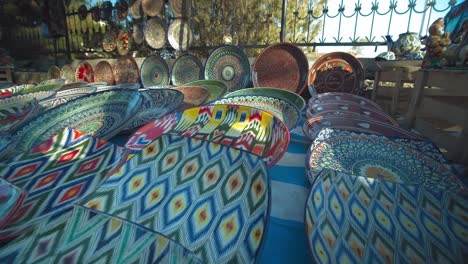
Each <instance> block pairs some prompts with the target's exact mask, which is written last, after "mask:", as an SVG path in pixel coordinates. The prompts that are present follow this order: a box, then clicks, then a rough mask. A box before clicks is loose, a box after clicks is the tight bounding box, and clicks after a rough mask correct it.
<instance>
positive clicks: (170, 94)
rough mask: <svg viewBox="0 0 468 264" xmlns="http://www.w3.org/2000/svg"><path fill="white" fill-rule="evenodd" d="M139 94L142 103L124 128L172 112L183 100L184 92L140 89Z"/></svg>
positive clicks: (137, 125) (138, 124) (136, 125)
mask: <svg viewBox="0 0 468 264" xmlns="http://www.w3.org/2000/svg"><path fill="white" fill-rule="evenodd" d="M140 94H141V95H142V97H143V104H142V106H141V108H140V111H139V112H138V114H137V116H136V117H135V119H133V120H132V121H131V122H130V124H129V125H128V126H127V129H126V130H133V129H135V128H138V127H140V126H143V125H145V124H146V123H149V122H151V121H153V120H155V119H158V118H160V117H162V116H164V115H166V114H168V113H171V112H174V111H175V110H176V109H177V108H178V107H179V106H180V105H181V104H182V103H183V101H184V94H183V93H182V92H179V91H176V90H172V89H148V90H140Z"/></svg>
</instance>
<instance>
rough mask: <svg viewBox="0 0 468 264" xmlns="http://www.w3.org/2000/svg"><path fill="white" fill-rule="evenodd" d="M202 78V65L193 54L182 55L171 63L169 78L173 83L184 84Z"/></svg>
mask: <svg viewBox="0 0 468 264" xmlns="http://www.w3.org/2000/svg"><path fill="white" fill-rule="evenodd" d="M202 79H203V65H202V63H201V61H200V60H199V59H198V58H197V57H195V56H193V55H190V54H185V55H182V56H180V57H179V58H177V60H176V61H175V62H174V64H173V65H172V72H171V80H172V84H174V85H184V84H186V83H189V82H193V81H197V80H202Z"/></svg>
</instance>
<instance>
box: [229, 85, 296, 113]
mask: <svg viewBox="0 0 468 264" xmlns="http://www.w3.org/2000/svg"><path fill="white" fill-rule="evenodd" d="M237 95H265V96H274V97H278V98H282V99H285V100H287V101H289V102H290V103H292V104H293V105H295V106H296V107H297V108H298V109H299V110H301V111H302V109H304V107H305V101H304V98H302V97H301V96H299V95H298V94H296V93H293V92H290V91H288V90H284V89H278V88H270V87H256V88H246V89H241V90H238V91H234V92H231V93H229V94H227V95H226V97H229V96H237Z"/></svg>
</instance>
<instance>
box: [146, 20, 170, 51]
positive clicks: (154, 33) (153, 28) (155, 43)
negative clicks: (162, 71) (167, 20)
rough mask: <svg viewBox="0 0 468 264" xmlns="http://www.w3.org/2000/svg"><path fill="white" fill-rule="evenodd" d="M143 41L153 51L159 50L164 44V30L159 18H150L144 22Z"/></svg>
mask: <svg viewBox="0 0 468 264" xmlns="http://www.w3.org/2000/svg"><path fill="white" fill-rule="evenodd" d="M144 34H145V40H146V43H148V45H150V47H152V48H153V49H160V48H162V47H164V44H166V28H165V26H164V24H163V22H162V21H161V20H160V19H159V18H156V17H155V18H152V19H149V20H148V21H147V22H146V26H145V29H144Z"/></svg>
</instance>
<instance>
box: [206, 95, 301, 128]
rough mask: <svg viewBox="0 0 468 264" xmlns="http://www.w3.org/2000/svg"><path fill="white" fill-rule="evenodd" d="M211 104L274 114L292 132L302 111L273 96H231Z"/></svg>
mask: <svg viewBox="0 0 468 264" xmlns="http://www.w3.org/2000/svg"><path fill="white" fill-rule="evenodd" d="M210 104H234V105H246V106H251V107H255V108H258V109H261V110H263V111H267V112H270V113H272V114H273V115H274V116H276V117H277V118H279V119H280V120H282V121H283V122H284V123H285V124H286V125H287V126H288V128H289V130H292V129H294V128H296V126H297V123H298V122H299V119H300V115H301V113H300V111H299V109H298V108H297V107H295V106H294V105H293V104H291V103H290V102H289V101H287V100H285V99H282V98H277V97H273V96H262V95H238V96H230V97H225V98H221V99H218V100H215V101H213V102H210Z"/></svg>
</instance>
